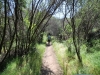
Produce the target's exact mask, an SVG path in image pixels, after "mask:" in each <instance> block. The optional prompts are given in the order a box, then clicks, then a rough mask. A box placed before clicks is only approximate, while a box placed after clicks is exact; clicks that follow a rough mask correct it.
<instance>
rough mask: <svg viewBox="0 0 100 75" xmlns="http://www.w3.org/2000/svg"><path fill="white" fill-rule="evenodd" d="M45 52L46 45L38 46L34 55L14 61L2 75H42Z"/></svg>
mask: <svg viewBox="0 0 100 75" xmlns="http://www.w3.org/2000/svg"><path fill="white" fill-rule="evenodd" d="M44 50H45V45H43V44H40V45H38V44H37V45H36V50H35V52H34V53H33V52H32V51H31V52H30V53H29V54H28V55H24V56H23V57H18V58H16V59H14V60H12V61H11V62H10V63H8V65H7V67H6V68H5V69H4V71H3V72H2V73H0V75H40V73H41V72H40V70H41V65H42V60H41V58H42V55H43V52H44Z"/></svg>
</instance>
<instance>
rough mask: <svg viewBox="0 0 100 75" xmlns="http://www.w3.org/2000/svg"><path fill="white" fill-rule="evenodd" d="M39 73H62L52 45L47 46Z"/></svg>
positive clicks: (49, 74)
mask: <svg viewBox="0 0 100 75" xmlns="http://www.w3.org/2000/svg"><path fill="white" fill-rule="evenodd" d="M42 64H43V65H42V69H41V75H63V72H62V70H61V68H60V66H59V64H58V61H57V58H56V55H55V52H54V50H53V47H52V46H47V47H46V50H45V53H44V56H43V59H42Z"/></svg>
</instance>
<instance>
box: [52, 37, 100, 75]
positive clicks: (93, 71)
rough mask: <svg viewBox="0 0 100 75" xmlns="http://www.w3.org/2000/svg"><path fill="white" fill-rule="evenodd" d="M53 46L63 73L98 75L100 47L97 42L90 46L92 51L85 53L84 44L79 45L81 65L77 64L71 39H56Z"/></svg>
mask: <svg viewBox="0 0 100 75" xmlns="http://www.w3.org/2000/svg"><path fill="white" fill-rule="evenodd" d="M53 47H54V50H55V53H56V55H57V58H58V61H59V64H60V65H61V67H62V69H63V73H64V75H77V74H85V75H100V47H99V44H98V43H97V44H95V46H93V47H91V48H90V50H92V53H87V46H86V44H82V45H81V48H80V53H81V56H82V61H83V67H81V66H80V65H79V62H78V59H77V56H76V53H75V48H74V46H73V43H72V41H71V39H69V40H67V41H64V42H63V43H59V42H57V41H56V42H54V43H53ZM70 50H71V52H70Z"/></svg>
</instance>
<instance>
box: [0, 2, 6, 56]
mask: <svg viewBox="0 0 100 75" xmlns="http://www.w3.org/2000/svg"><path fill="white" fill-rule="evenodd" d="M6 3H7V0H5V1H4V8H5V20H4V23H5V24H4V29H3V36H2V40H1V43H0V54H1V50H2V47H3V43H4V39H5V35H6V25H7V24H6V21H7V7H6Z"/></svg>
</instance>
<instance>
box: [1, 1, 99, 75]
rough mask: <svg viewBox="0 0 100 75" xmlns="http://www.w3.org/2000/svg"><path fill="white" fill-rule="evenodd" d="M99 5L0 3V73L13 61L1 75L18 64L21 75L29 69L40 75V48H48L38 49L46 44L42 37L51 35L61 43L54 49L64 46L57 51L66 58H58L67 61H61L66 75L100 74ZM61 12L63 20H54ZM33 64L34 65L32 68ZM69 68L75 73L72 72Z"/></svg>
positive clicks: (82, 3)
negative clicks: (55, 15) (54, 15)
mask: <svg viewBox="0 0 100 75" xmlns="http://www.w3.org/2000/svg"><path fill="white" fill-rule="evenodd" d="M99 4H100V1H99V0H0V70H1V71H2V70H4V67H6V64H7V63H9V61H10V60H12V63H9V65H8V67H7V69H6V71H5V73H2V74H3V75H6V72H8V71H9V68H13V69H16V68H15V67H16V65H21V66H23V67H24V70H22V69H21V68H20V66H19V67H18V68H20V69H19V70H18V71H20V72H19V73H20V74H22V75H24V74H26V72H27V71H26V67H28V68H27V69H30V73H29V74H33V73H32V71H31V69H32V70H33V69H34V66H35V67H36V66H38V68H37V70H34V72H36V71H37V72H36V75H39V73H40V68H41V57H42V56H41V50H40V49H41V48H42V47H43V49H44V48H45V47H44V45H42V46H41V45H39V46H41V48H40V49H38V48H39V46H38V47H36V46H37V44H40V43H44V42H46V38H45V37H43V36H44V35H46V34H47V33H48V32H50V33H51V34H52V35H53V38H54V40H56V41H58V40H59V42H60V43H61V44H60V43H57V42H54V44H53V45H54V48H55V50H56V49H57V47H58V45H61V46H62V49H61V50H59V47H58V49H57V50H59V51H63V52H62V54H63V55H64V56H62V54H60V55H61V56H58V59H59V60H65V61H63V62H60V64H61V65H62V68H64V74H65V75H66V74H68V75H72V74H76V73H81V74H82V73H84V74H85V73H86V74H94V75H99V74H100V70H99V67H100V65H99V63H100V61H99V58H100V52H99V51H100V50H99V49H100V45H99V43H100V22H99V20H100V14H99V13H100V5H99ZM59 11H60V12H62V13H63V14H64V17H63V18H62V19H57V18H55V17H52V16H53V14H56V13H57V12H59ZM44 39H45V41H43V40H44ZM56 46H57V47H56ZM63 48H64V49H63ZM43 49H42V50H43ZM38 50H39V52H38ZM59 51H57V52H59ZM31 53H32V54H31ZM42 53H43V52H42ZM60 53H61V52H60ZM57 55H59V53H57ZM31 57H33V58H31ZM27 59H29V60H28V61H27ZM31 59H32V60H33V61H32V62H31V61H30V60H31ZM26 61H27V62H26ZM20 62H21V64H20ZM65 62H67V63H66V64H65ZM26 63H27V64H26ZM32 63H34V65H32V67H31V66H29V65H31V64H32ZM35 64H36V65H35ZM74 64H75V65H74ZM64 65H66V66H68V65H69V66H68V67H64ZM73 66H75V67H76V69H74V68H73ZM70 68H71V69H72V68H73V71H69V69H70ZM69 73H70V74H69ZM16 74H17V73H16ZM10 75H11V74H10ZM12 75H13V73H12Z"/></svg>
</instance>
